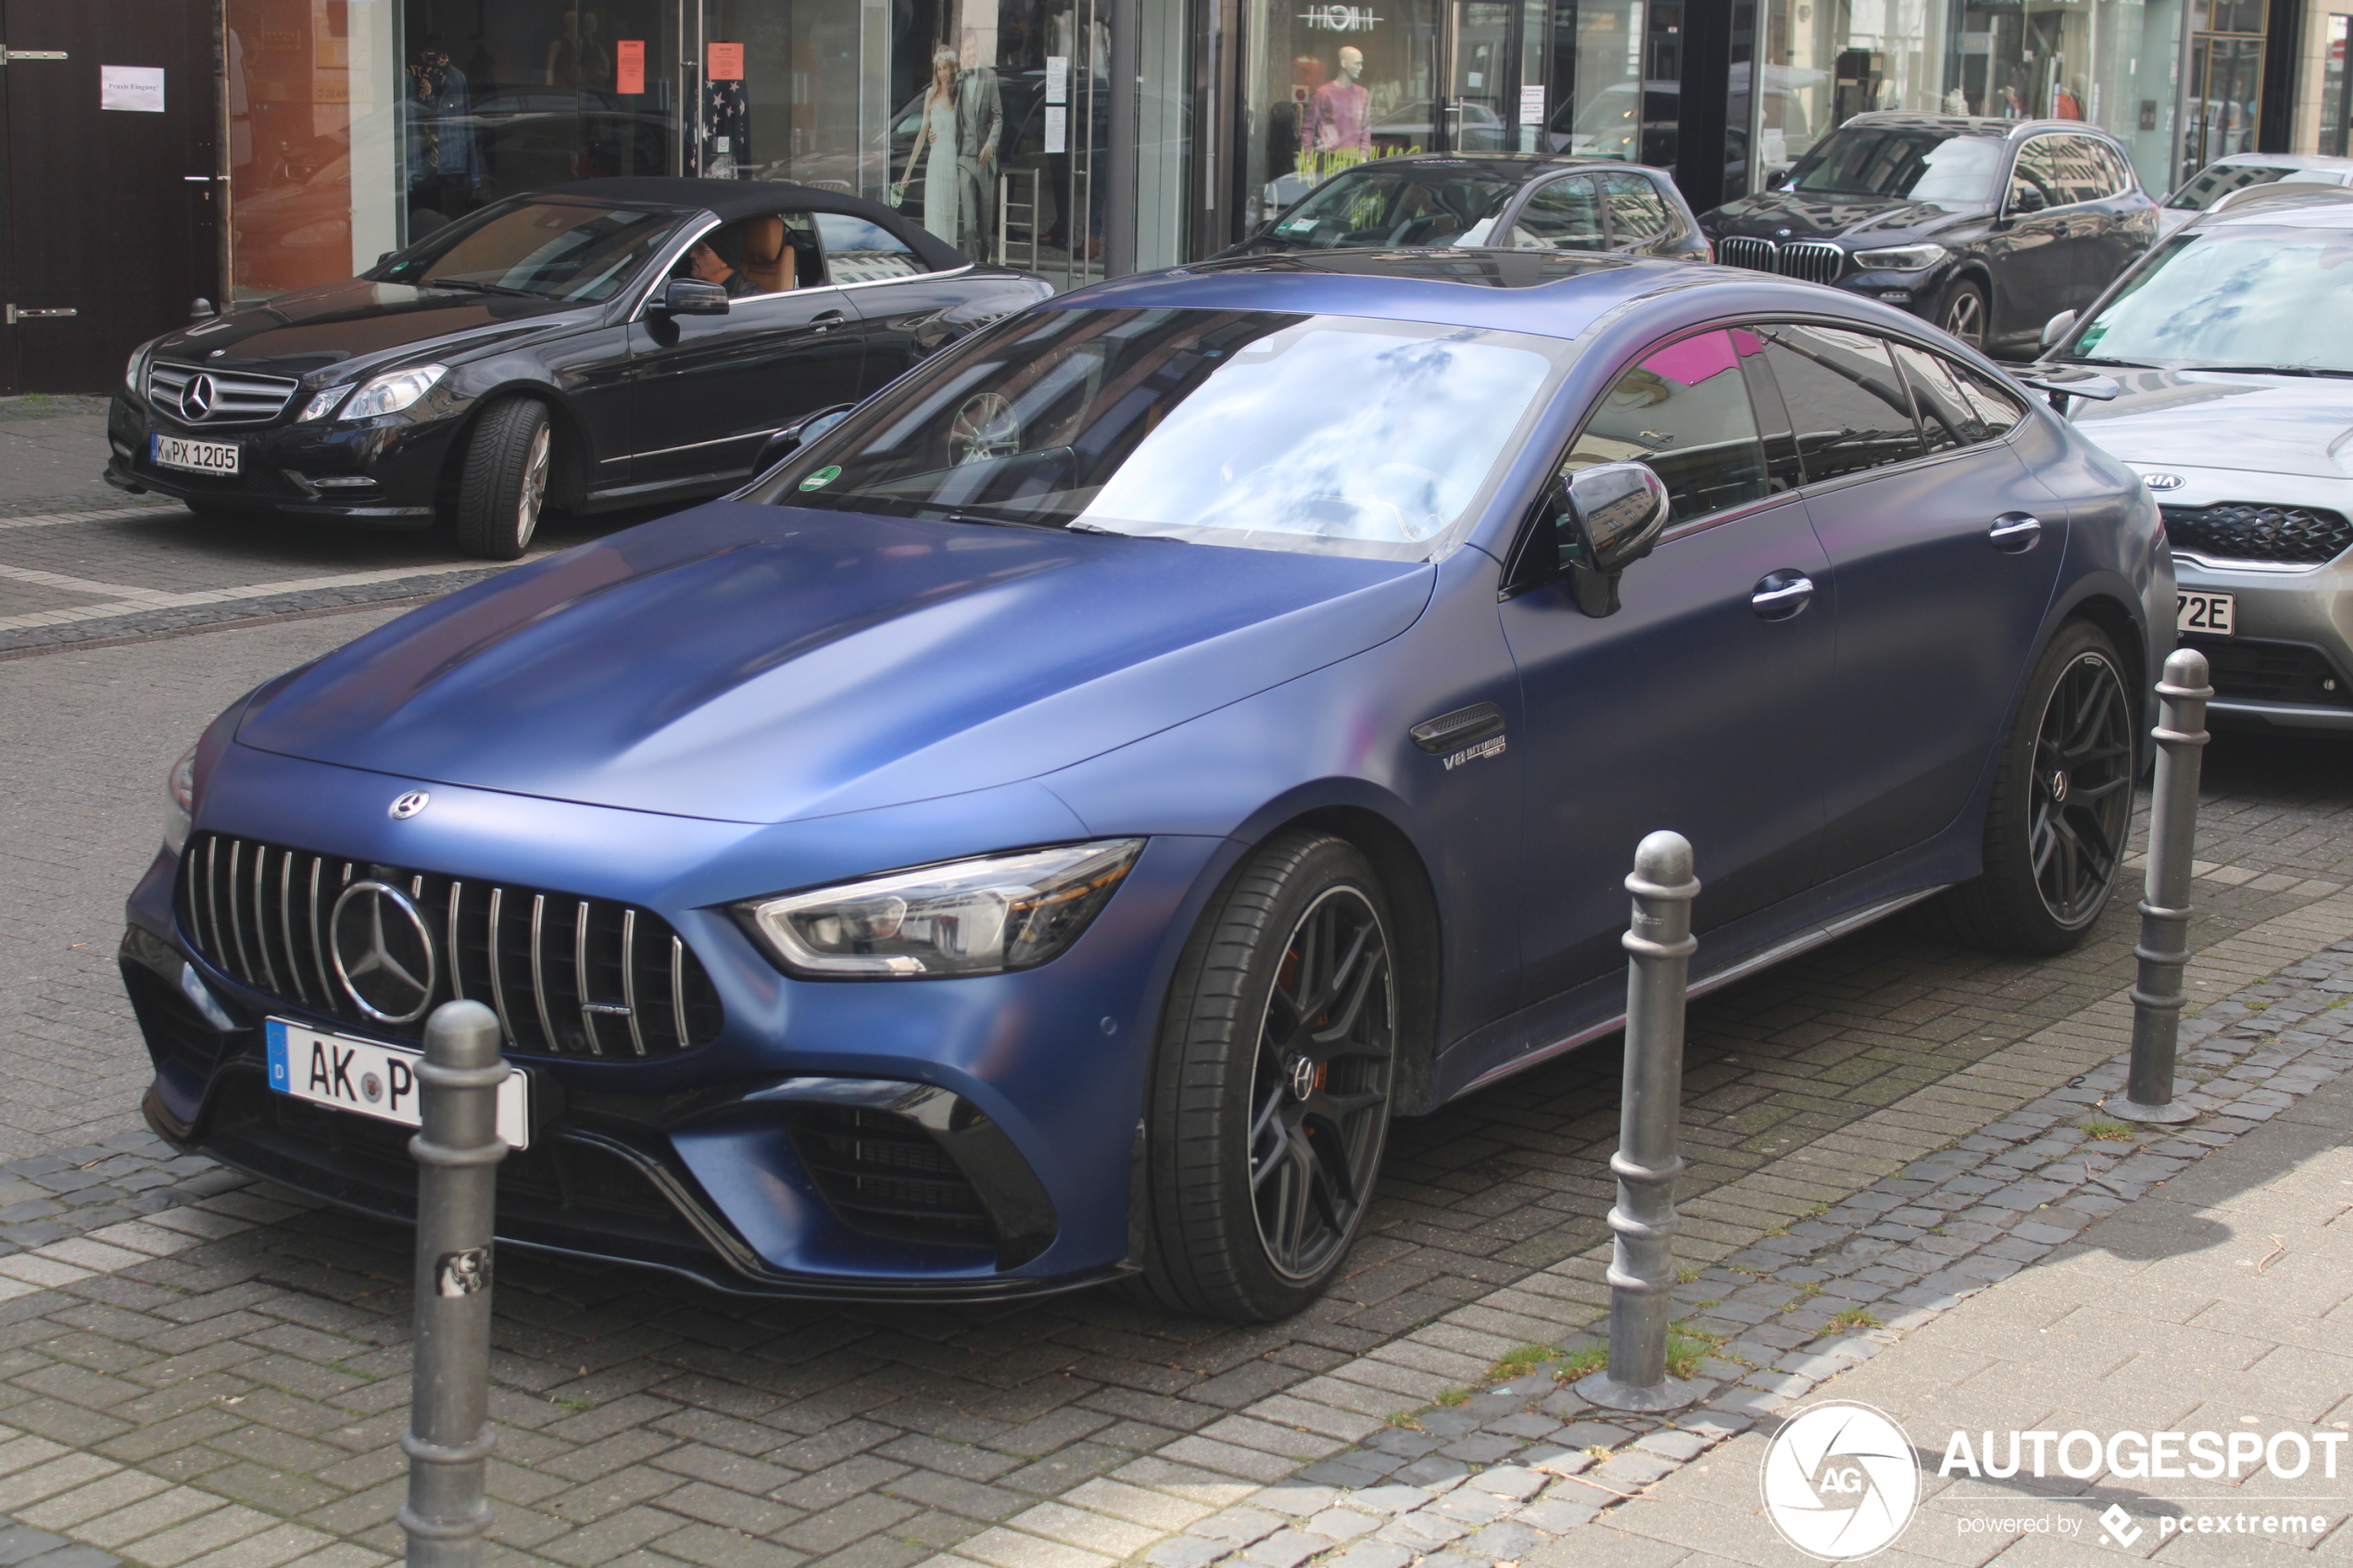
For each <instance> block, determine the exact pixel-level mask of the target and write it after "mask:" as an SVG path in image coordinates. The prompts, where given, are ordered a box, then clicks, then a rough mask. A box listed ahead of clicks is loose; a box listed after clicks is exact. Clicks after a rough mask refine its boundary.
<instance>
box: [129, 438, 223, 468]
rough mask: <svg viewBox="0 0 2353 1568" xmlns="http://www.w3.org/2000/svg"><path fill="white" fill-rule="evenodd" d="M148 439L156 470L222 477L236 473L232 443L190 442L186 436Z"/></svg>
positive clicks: (149, 451)
mask: <svg viewBox="0 0 2353 1568" xmlns="http://www.w3.org/2000/svg"><path fill="white" fill-rule="evenodd" d="M147 440H148V445H147V455H148V457H150V458H153V459H154V460H155V464H156V466H157V468H165V469H186V470H188V471H189V472H190V473H213V474H223V475H227V474H233V473H235V472H236V471H237V444H236V443H235V442H233V441H191V440H189V439H188V438H187V437H186V436H184V435H153V436H149V437H148V438H147Z"/></svg>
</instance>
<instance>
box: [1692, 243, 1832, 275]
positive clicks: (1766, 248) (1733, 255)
mask: <svg viewBox="0 0 2353 1568" xmlns="http://www.w3.org/2000/svg"><path fill="white" fill-rule="evenodd" d="M1716 259H1717V260H1718V262H1719V263H1721V264H1722V265H1724V266H1726V267H1744V268H1746V269H1747V270H1750V271H1752V272H1773V273H1777V274H1779V275H1780V276H1781V277H1784V278H1796V279H1799V280H1801V281H1802V282H1808V283H1834V282H1838V280H1839V278H1840V277H1841V276H1842V275H1843V274H1844V272H1845V271H1846V252H1844V251H1843V250H1842V249H1840V248H1839V247H1838V246H1836V245H1831V243H1830V242H1829V241H1827V240H1792V241H1790V242H1789V243H1788V244H1786V245H1783V244H1780V243H1779V242H1777V241H1773V240H1760V239H1756V238H1755V237H1754V236H1752V235H1748V234H1728V235H1726V236H1725V237H1724V238H1722V239H1720V240H1718V241H1717V242H1716Z"/></svg>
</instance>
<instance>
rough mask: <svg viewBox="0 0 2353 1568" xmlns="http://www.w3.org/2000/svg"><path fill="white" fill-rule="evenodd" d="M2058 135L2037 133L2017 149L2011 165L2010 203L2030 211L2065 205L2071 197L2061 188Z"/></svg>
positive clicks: (2012, 205)
mask: <svg viewBox="0 0 2353 1568" xmlns="http://www.w3.org/2000/svg"><path fill="white" fill-rule="evenodd" d="M2057 144H2058V138H2057V137H2056V136H2035V137H2032V138H2030V139H2029V140H2028V141H2027V143H2026V144H2025V145H2024V146H2022V147H2020V148H2019V150H2018V161H2017V162H2016V163H2014V164H2012V165H2011V166H2010V192H2009V205H2010V206H2011V207H2018V208H2023V209H2025V210H2028V211H2032V210H2035V209H2036V208H2037V207H2063V206H2065V205H2066V204H2067V202H2068V200H2069V199H2070V198H2069V197H2068V196H2066V195H2065V194H2062V193H2061V190H2060V183H2059V172H2058V160H2057Z"/></svg>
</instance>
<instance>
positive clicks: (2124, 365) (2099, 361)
mask: <svg viewBox="0 0 2353 1568" xmlns="http://www.w3.org/2000/svg"><path fill="white" fill-rule="evenodd" d="M2059 363H2060V364H2062V365H2114V366H2116V367H2118V368H2119V369H2120V370H2156V369H2157V368H2158V367H2157V366H2155V365H2147V364H2143V363H2142V362H2141V361H2140V360H2138V359H2106V358H2101V357H2100V356H2099V355H2096V354H2070V355H2069V356H2068V357H2067V358H2064V359H2062V360H2060V361H2059Z"/></svg>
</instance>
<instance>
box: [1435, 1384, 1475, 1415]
mask: <svg viewBox="0 0 2353 1568" xmlns="http://www.w3.org/2000/svg"><path fill="white" fill-rule="evenodd" d="M1470 1397H1471V1391H1470V1390H1469V1389H1467V1388H1448V1389H1446V1390H1444V1391H1443V1392H1441V1394H1440V1395H1439V1396H1438V1402H1439V1403H1440V1404H1441V1405H1444V1406H1445V1407H1446V1408H1447V1409H1448V1410H1453V1408H1454V1407H1455V1406H1456V1405H1459V1404H1465V1403H1467V1402H1468V1401H1469V1399H1470Z"/></svg>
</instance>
